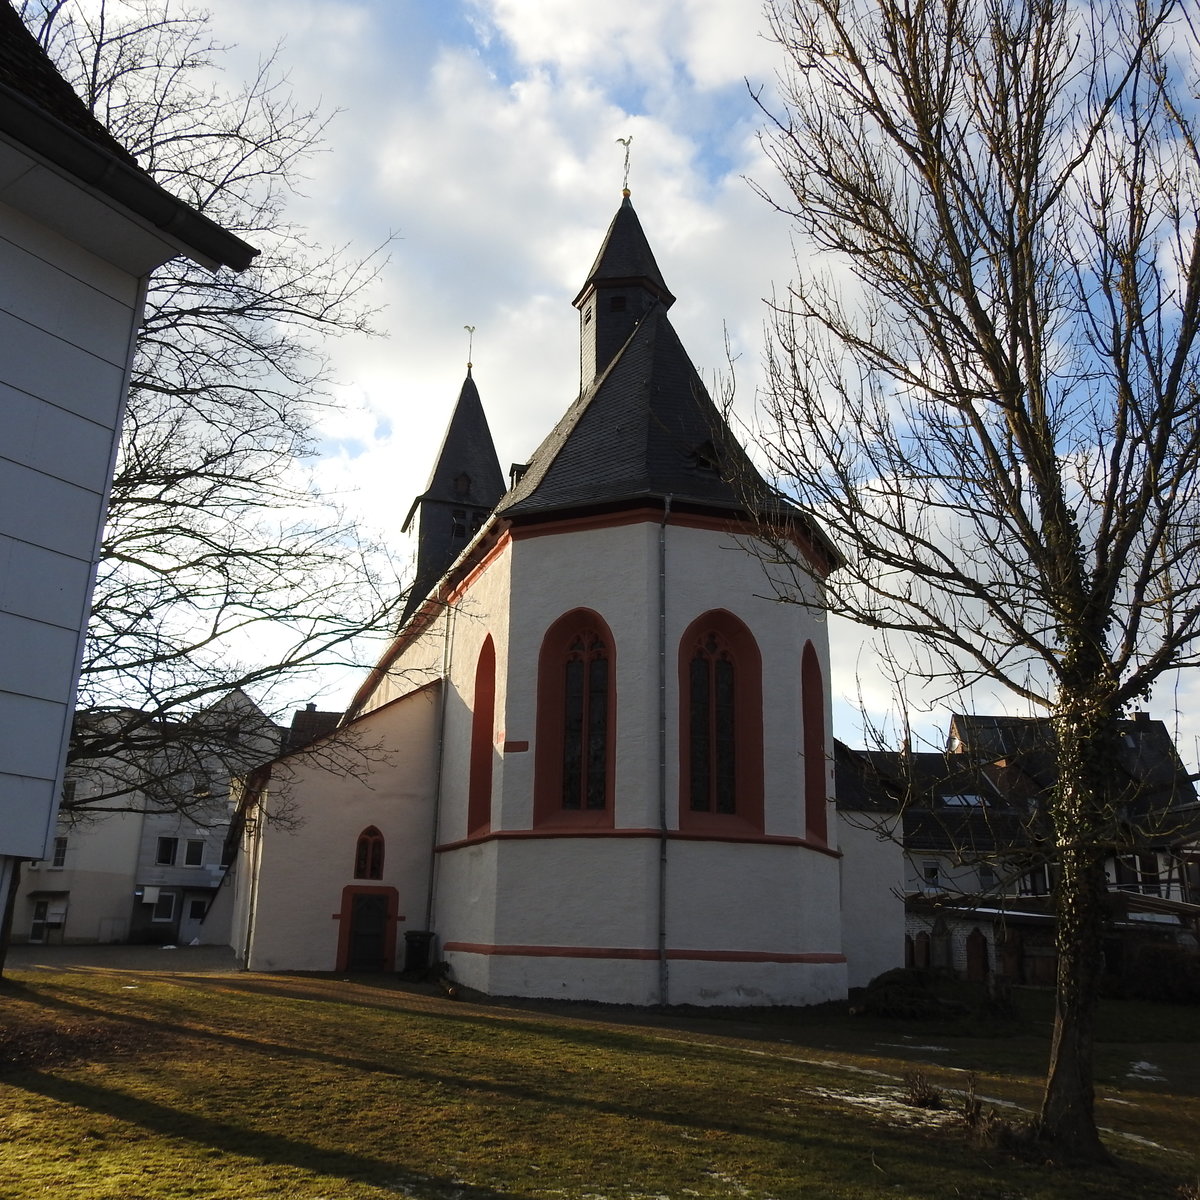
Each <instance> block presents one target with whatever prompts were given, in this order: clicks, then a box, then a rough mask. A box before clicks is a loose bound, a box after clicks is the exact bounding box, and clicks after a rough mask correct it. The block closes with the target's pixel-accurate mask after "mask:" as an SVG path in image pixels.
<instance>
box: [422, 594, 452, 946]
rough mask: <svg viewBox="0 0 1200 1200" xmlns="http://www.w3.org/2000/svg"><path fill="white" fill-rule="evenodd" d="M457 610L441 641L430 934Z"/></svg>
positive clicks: (427, 913)
mask: <svg viewBox="0 0 1200 1200" xmlns="http://www.w3.org/2000/svg"><path fill="white" fill-rule="evenodd" d="M457 612H458V610H457V608H456V607H455V606H454V605H453V604H447V605H446V632H445V635H444V636H443V638H442V686H441V687H440V688H439V689H438V742H437V770H436V773H435V775H434V778H433V834H432V840H431V841H430V844H429V886H428V888H426V891H425V929H426V930H427V931H428V932H430V933H432V932H433V895H434V885H435V883H436V875H437V864H438V853H437V848H438V845H439V843H440V842H441V837H442V772H443V767H444V765H445V761H446V692H447V691H448V690H449V687H450V658H451V654H452V650H453V645H454V618H455V615H456V614H457Z"/></svg>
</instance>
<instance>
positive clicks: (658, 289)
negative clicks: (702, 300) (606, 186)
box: [574, 196, 675, 308]
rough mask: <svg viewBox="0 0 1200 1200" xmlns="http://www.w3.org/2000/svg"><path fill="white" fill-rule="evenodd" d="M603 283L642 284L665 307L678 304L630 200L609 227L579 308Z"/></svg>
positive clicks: (581, 292) (586, 282)
mask: <svg viewBox="0 0 1200 1200" xmlns="http://www.w3.org/2000/svg"><path fill="white" fill-rule="evenodd" d="M601 282H603V283H605V284H610V285H611V284H623V283H639V284H641V285H642V286H643V287H646V288H647V289H648V290H649V291H650V292H652V293H653V294H654V295H655V296H656V297H657V299H658V300H660V301H661V302H662V304H663V306H664V307H666V308H670V307H671V305H672V304H674V303H675V297H674V296H672V295H671V291H670V289H669V288H668V287H667V284H666V281H665V280H664V279H663V277H662V272H661V271H660V270H659V269H658V263H657V262H656V261H655V259H654V252H653V251H652V250H651V249H650V242H649V241H648V240H647V238H646V234H645V232H644V231H643V229H642V223H641V222H640V221H639V220H638V217H637V213H636V212H634V209H633V204H632V203H631V202H630V200H629V197H628V196H626V197H625V198H624V200H622V201H621V207H620V208H618V209H617V212H616V216H614V217H613V219H612V221H611V223H610V224H609V226H608V232H607V233H606V234H605V235H604V241H603V242H602V243H601V245H600V252H599V253H598V254H597V255H596V261H595V262H594V263H592V269H591V270H590V271H589V272H588V275H587V279H586V281H585V282H584V285H583V287H582V288H580V290H579V295H578V296H576V297H575V301H574V303H575V305H576V306H578V305H579V303H580V301H581V300H582V299H583V297H584V296H586V295H587V293H588V292H589V291H590V290H591V289H592V288H593V287H595V286H596V285H597V284H599V283H601Z"/></svg>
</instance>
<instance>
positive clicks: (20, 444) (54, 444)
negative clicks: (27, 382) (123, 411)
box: [0, 384, 112, 491]
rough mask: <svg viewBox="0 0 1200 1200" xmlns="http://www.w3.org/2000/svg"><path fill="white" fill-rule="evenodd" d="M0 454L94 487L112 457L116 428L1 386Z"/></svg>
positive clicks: (69, 480)
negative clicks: (0, 440)
mask: <svg viewBox="0 0 1200 1200" xmlns="http://www.w3.org/2000/svg"><path fill="white" fill-rule="evenodd" d="M0 412H3V414H4V439H3V443H2V446H0V458H8V459H11V460H12V461H14V462H19V463H24V464H25V466H27V467H32V468H33V470H35V471H40V472H42V473H43V474H47V475H54V476H56V477H57V478H59V479H62V480H65V481H66V482H68V483H74V484H77V485H78V486H80V487H83V488H88V489H89V490H92V491H94V490H95V488H96V480H97V479H105V478H106V477H107V475H108V469H109V464H110V462H111V461H112V429H111V428H110V427H109V426H107V425H100V424H98V423H97V422H95V421H88V420H86V419H85V418H83V417H80V416H76V415H75V413H72V412H68V411H67V410H66V409H64V408H59V407H58V406H57V405H54V404H48V403H47V402H46V401H45V400H41V399H39V398H37V397H35V396H30V395H28V394H26V393H25V392H18V391H15V390H14V389H13V388H10V387H5V386H4V385H3V384H0Z"/></svg>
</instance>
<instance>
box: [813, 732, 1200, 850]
mask: <svg viewBox="0 0 1200 1200" xmlns="http://www.w3.org/2000/svg"><path fill="white" fill-rule="evenodd" d="M951 730H952V738H951V742H950V748H949V749H948V750H947V751H946V752H945V753H936V752H911V753H909V752H903V753H902V752H889V751H875V750H870V751H851V750H847V749H845V748H841V752H840V753H838V754H837V755H836V757H835V770H836V787H837V800H838V806H839V807H841V808H846V809H849V810H854V809H863V808H867V809H871V808H874V809H883V810H886V809H888V808H889V807H890V808H891V810H892V811H901V812H902V813H903V820H904V844H905V847H906V849H908V850H917V851H921V850H925V851H940V852H946V851H950V850H954V851H956V852H961V853H966V854H971V853H990V852H994V851H997V850H999V851H1002V852H1005V853H1016V852H1019V851H1020V850H1022V849H1026V850H1028V849H1032V848H1033V847H1034V845H1035V844H1036V843H1037V841H1038V840H1039V839H1040V838H1044V837H1045V836H1047V835H1048V824H1047V819H1046V815H1045V801H1046V799H1047V797H1048V795H1049V793H1050V791H1051V789H1052V788H1053V787H1054V784H1055V781H1056V779H1057V774H1058V766H1057V750H1056V745H1055V740H1054V733H1053V728H1052V726H1051V725H1050V722H1049V721H1047V720H1044V719H1040V718H1021V717H988V716H964V715H961V714H956V715H955V716H954V717H953V718H952V722H951ZM1114 758H1115V761H1116V766H1115V772H1116V779H1115V791H1114V795H1113V802H1114V804H1115V805H1116V806H1117V807H1118V810H1119V811H1120V812H1121V813H1122V816H1123V819H1124V821H1125V823H1126V824H1127V826H1128V827H1129V829H1130V830H1131V831H1132V832H1135V833H1136V835H1137V836H1138V837H1139V838H1140V839H1141V840H1143V841H1145V840H1146V839H1150V840H1154V839H1156V838H1166V839H1168V840H1178V839H1179V838H1180V837H1181V836H1184V835H1187V834H1189V833H1190V832H1191V831H1194V830H1195V829H1196V828H1197V824H1196V819H1197V818H1196V815H1195V814H1196V809H1197V804H1196V792H1195V788H1194V786H1193V784H1192V782H1191V781H1190V780H1189V778H1188V774H1187V770H1186V769H1185V767H1184V766H1183V764H1182V763H1181V762H1180V760H1179V756H1178V754H1177V753H1176V751H1175V745H1174V742H1173V741H1172V739H1171V735H1170V733H1169V732H1168V730H1167V727H1166V726H1165V725H1164V724H1163V722H1162V721H1152V720H1149V719H1148V718H1146V717H1144V716H1143V717H1140V718H1134V719H1131V720H1124V721H1120V722H1119V723H1118V725H1117V738H1116V742H1115V744H1114ZM958 796H978V797H980V799H981V801H982V803H981V804H978V805H960V804H955V803H954V802H953V801H952V800H951V801H949V802H948V800H947V798H948V797H951V798H953V797H958Z"/></svg>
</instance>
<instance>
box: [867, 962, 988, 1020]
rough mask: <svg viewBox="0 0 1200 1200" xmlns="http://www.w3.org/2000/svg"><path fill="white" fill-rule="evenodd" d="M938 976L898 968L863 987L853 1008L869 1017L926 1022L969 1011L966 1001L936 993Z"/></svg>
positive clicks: (926, 972)
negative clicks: (962, 1001) (950, 998)
mask: <svg viewBox="0 0 1200 1200" xmlns="http://www.w3.org/2000/svg"><path fill="white" fill-rule="evenodd" d="M938 982H939V980H938V977H937V976H935V975H933V974H932V973H931V972H929V971H922V970H919V969H917V968H915V967H897V968H896V969H895V970H893V971H885V972H884V973H883V974H882V975H877V976H876V977H875V978H874V979H872V980H871V982H870V983H868V984H867V986H866V988H865V989H864V990H863V993H862V995H861V997H859V1000H858V1003H857V1005H856V1011H857V1012H860V1013H865V1014H867V1015H869V1016H872V1017H887V1018H890V1019H899V1020H907V1021H929V1020H935V1019H936V1018H938V1017H958V1016H962V1015H963V1014H965V1013H966V1012H967V1011H968V1007H967V1005H965V1004H962V1003H960V1002H959V1001H957V1000H949V999H946V998H945V997H944V996H941V995H939V994H938Z"/></svg>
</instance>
